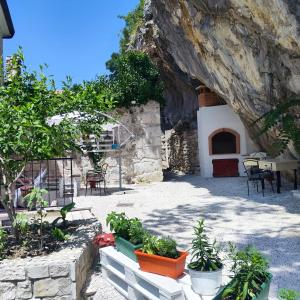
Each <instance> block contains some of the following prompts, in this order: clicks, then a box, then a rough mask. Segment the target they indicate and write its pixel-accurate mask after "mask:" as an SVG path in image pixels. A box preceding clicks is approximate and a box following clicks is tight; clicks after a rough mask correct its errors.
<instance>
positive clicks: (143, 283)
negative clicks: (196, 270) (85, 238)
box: [100, 247, 213, 300]
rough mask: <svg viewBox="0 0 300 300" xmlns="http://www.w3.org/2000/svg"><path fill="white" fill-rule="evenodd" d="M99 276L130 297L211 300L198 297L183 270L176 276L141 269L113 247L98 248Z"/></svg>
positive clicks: (134, 299) (208, 297)
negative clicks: (100, 268)
mask: <svg viewBox="0 0 300 300" xmlns="http://www.w3.org/2000/svg"><path fill="white" fill-rule="evenodd" d="M100 257H101V265H102V272H103V276H104V277H105V278H106V279H107V280H108V281H109V282H110V283H111V284H112V285H113V286H114V287H115V288H116V289H117V290H118V291H119V292H120V293H121V294H122V295H123V296H124V297H125V298H127V299H130V300H145V299H150V300H197V299H201V300H212V299H213V297H210V296H206V297H203V296H202V297H200V296H199V295H198V294H195V293H194V292H193V290H192V288H191V282H190V276H189V275H188V273H184V274H183V276H181V277H180V278H179V279H177V280H175V279H172V278H169V277H165V276H160V275H156V274H152V273H147V272H143V271H141V270H140V269H139V265H138V263H136V262H134V261H133V260H131V259H129V258H128V257H126V256H125V255H123V254H122V253H120V252H118V251H117V250H115V249H114V248H113V247H106V248H102V249H100Z"/></svg>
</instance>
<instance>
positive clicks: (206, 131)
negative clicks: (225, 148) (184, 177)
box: [197, 105, 257, 177]
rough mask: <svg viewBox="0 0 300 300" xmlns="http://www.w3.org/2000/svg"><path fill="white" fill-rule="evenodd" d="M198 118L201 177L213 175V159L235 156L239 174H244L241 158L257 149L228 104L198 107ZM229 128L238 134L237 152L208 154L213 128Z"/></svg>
mask: <svg viewBox="0 0 300 300" xmlns="http://www.w3.org/2000/svg"><path fill="white" fill-rule="evenodd" d="M197 119H198V143H199V158H200V171H201V176H203V177H212V176H213V165H212V160H213V159H224V158H236V159H238V160H239V173H240V176H243V175H244V167H243V164H242V162H243V160H244V158H245V156H246V155H248V154H249V153H252V152H255V151H257V149H256V147H255V145H254V144H253V142H252V141H251V140H250V138H249V136H248V134H247V132H246V129H245V127H244V125H243V123H242V121H241V119H240V118H239V116H238V115H237V114H236V113H234V112H233V110H232V109H231V108H230V107H229V106H228V105H220V106H212V107H200V108H199V110H198V112H197ZM220 128H229V129H232V130H234V131H236V132H238V133H239V134H240V153H239V154H218V155H210V154H209V141H208V137H209V135H210V134H211V133H213V132H214V131H215V130H218V129H220Z"/></svg>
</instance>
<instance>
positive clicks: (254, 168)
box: [243, 158, 274, 196]
mask: <svg viewBox="0 0 300 300" xmlns="http://www.w3.org/2000/svg"><path fill="white" fill-rule="evenodd" d="M243 165H244V168H245V173H246V174H247V189H248V196H249V182H252V183H253V185H254V186H256V190H257V192H258V185H259V182H260V183H261V188H262V194H263V196H265V179H266V180H267V181H269V182H270V185H271V187H272V191H273V192H274V187H273V180H274V175H273V172H272V171H270V170H262V169H260V168H259V164H258V160H257V159H252V158H249V159H246V160H244V161H243Z"/></svg>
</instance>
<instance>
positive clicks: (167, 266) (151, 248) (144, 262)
mask: <svg viewBox="0 0 300 300" xmlns="http://www.w3.org/2000/svg"><path fill="white" fill-rule="evenodd" d="M135 254H136V256H137V258H138V263H139V265H140V268H141V270H142V271H145V272H150V273H155V274H159V275H164V276H168V277H171V278H174V279H176V278H178V277H179V276H180V275H181V274H182V273H183V271H184V267H185V260H186V257H187V255H188V252H182V251H178V250H177V245H176V242H175V241H174V240H172V239H170V238H161V239H159V238H158V237H156V236H154V235H151V234H149V233H147V234H145V235H144V239H143V247H142V248H141V249H140V250H136V251H135Z"/></svg>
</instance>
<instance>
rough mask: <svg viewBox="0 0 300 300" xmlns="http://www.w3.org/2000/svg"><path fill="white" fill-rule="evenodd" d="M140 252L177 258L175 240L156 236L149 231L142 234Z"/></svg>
mask: <svg viewBox="0 0 300 300" xmlns="http://www.w3.org/2000/svg"><path fill="white" fill-rule="evenodd" d="M141 250H142V252H144V253H147V254H153V255H159V256H164V257H169V258H178V257H179V252H178V250H177V244H176V242H175V241H174V240H173V239H171V238H158V237H156V236H154V235H151V234H150V233H147V234H145V235H144V239H143V247H142V249H141Z"/></svg>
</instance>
